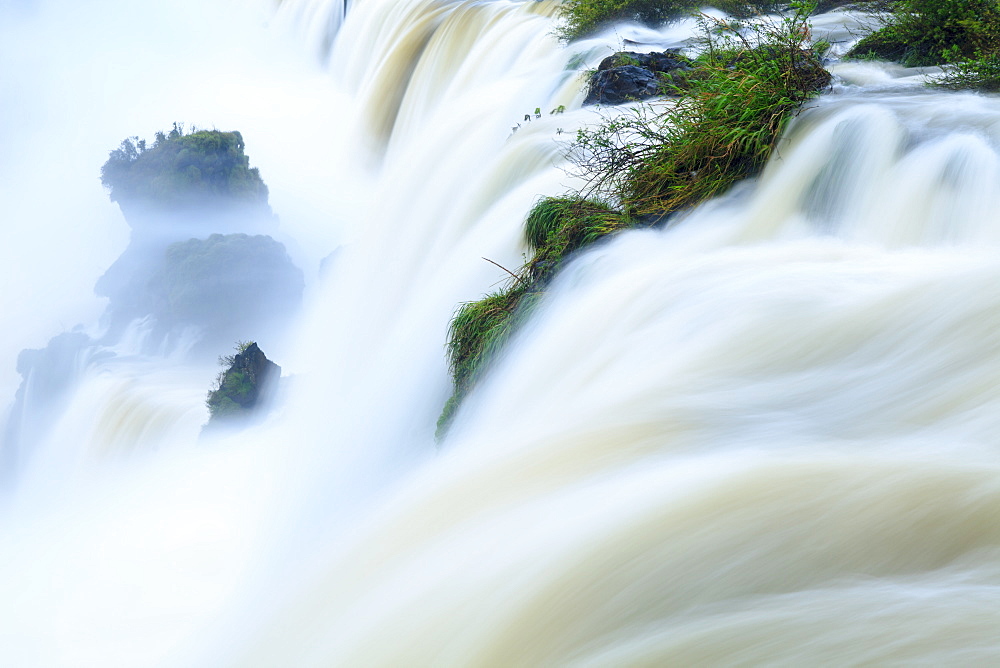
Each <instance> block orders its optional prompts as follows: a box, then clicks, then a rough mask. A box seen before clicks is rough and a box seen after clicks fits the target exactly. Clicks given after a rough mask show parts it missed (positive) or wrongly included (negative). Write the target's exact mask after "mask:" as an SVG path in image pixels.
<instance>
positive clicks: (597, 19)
mask: <svg viewBox="0 0 1000 668" xmlns="http://www.w3.org/2000/svg"><path fill="white" fill-rule="evenodd" d="M778 4H779V3H778V2H775V1H767V0H764V1H762V2H740V1H739V0H714V1H711V0H710V1H709V2H699V1H697V0H563V3H562V5H561V6H560V10H559V11H560V14H561V16H562V18H563V21H564V22H563V25H562V27H561V28H560V30H559V36H560V37H561V38H562V39H564V40H565V41H572V40H574V39H579V38H581V37H586V36H587V35H590V34H592V33H594V32H597V31H598V30H600V29H601V28H603V27H605V26H607V25H609V24H611V23H615V22H618V21H637V22H639V23H645V24H647V25H659V24H662V23H667V22H669V21H673V20H676V19H678V18H680V17H682V16H687V15H690V14H692V13H693V12H695V11H696V10H698V9H699V8H700V7H704V6H705V5H711V6H712V7H715V8H717V9H721V10H722V11H724V12H726V13H727V14H730V15H732V16H737V17H747V16H752V15H755V14H758V13H761V12H764V11H769V10H771V9H774V7H776V6H777V5H778Z"/></svg>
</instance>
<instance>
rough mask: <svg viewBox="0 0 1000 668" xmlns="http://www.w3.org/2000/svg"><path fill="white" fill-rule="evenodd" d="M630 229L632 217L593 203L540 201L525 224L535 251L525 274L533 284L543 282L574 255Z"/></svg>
mask: <svg viewBox="0 0 1000 668" xmlns="http://www.w3.org/2000/svg"><path fill="white" fill-rule="evenodd" d="M631 226H632V223H631V221H630V219H629V218H627V217H625V216H623V215H622V214H621V213H620V212H618V211H615V210H614V209H612V208H610V207H609V206H607V205H606V204H602V203H601V202H596V201H594V200H588V199H582V198H579V197H546V198H544V199H542V200H539V202H538V203H537V204H535V206H534V207H533V208H532V209H531V211H530V212H529V213H528V217H527V219H526V220H525V223H524V238H525V241H526V242H527V244H528V246H529V247H530V248H531V249H532V250H534V251H535V254H534V257H532V259H531V260H530V261H529V262H528V264H527V265H525V269H524V273H525V275H526V276H527V277H528V278H529V279H530V280H531V281H532V282H533V283H544V282H545V281H546V280H548V278H549V277H550V276H551V275H552V274H553V273H554V272H555V270H556V269H557V268H558V267H559V265H560V264H562V262H563V260H564V259H565V258H566V257H567V256H568V255H570V254H571V253H573V252H575V251H577V250H579V249H581V248H584V247H586V246H589V245H590V244H592V243H594V242H595V241H598V240H599V239H601V238H602V237H604V236H607V235H608V234H611V233H612V232H617V231H618V230H621V229H625V228H627V227H631Z"/></svg>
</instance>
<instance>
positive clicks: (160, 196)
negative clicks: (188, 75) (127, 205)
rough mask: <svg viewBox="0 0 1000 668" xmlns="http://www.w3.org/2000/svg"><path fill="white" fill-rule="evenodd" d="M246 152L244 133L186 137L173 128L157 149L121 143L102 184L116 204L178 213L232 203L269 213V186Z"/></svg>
mask: <svg viewBox="0 0 1000 668" xmlns="http://www.w3.org/2000/svg"><path fill="white" fill-rule="evenodd" d="M244 148H245V146H244V143H243V135H241V134H240V133H239V132H220V131H218V130H196V131H192V132H191V133H190V134H184V128H183V126H181V125H178V124H177V123H174V127H173V129H172V130H171V131H170V132H169V133H163V132H157V133H156V139H155V141H154V142H153V144H152V146H149V145H148V144H147V142H146V140H145V139H139V138H138V137H128V138H127V139H125V140H124V141H122V143H121V146H120V147H119V148H117V149H115V150H113V151H111V153H110V154H109V156H108V160H107V162H105V163H104V165H103V166H102V167H101V183H102V184H103V185H104V186H105V187H106V188H107V189H108V190H109V192H110V196H111V201H113V202H142V203H145V204H153V205H156V206H159V207H163V208H177V207H185V206H191V205H195V206H203V205H205V204H210V203H217V202H220V201H228V202H235V203H241V204H250V205H254V206H260V207H263V208H267V197H268V192H267V186H266V185H265V184H264V181H263V180H262V179H261V177H260V172H259V171H258V170H257V168H256V167H250V158H249V157H248V156H247V155H246V154H245V153H244Z"/></svg>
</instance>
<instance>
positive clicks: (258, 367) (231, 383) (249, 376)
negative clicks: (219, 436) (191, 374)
mask: <svg viewBox="0 0 1000 668" xmlns="http://www.w3.org/2000/svg"><path fill="white" fill-rule="evenodd" d="M226 359H227V361H230V360H231V364H230V366H229V368H228V369H226V370H225V371H223V372H222V374H221V375H220V377H219V387H218V388H217V389H215V390H212V391H211V392H209V393H208V400H207V402H206V403H207V404H208V409H209V411H210V412H211V414H212V417H211V419H210V420H209V424H212V423H217V422H219V421H221V420H225V421H227V422H228V421H231V420H233V419H234V418H235V419H246V418H250V417H254V416H255V415H256V416H259V414H260V409H261V407H262V406H263V405H264V404H266V400H267V399H268V398H270V397H271V396H272V395H273V394H274V391H275V390H276V388H277V385H278V379H279V378H281V367H280V366H278V365H277V364H275V363H274V362H272V361H271V360H269V359H267V356H266V355H264V353H263V351H261V349H260V348H258V347H257V344H256V343H250V344H249V345H246V346H245V347H243V348H242V350H241V351H240V352H238V353H237V354H236V355H233V356H232V358H226Z"/></svg>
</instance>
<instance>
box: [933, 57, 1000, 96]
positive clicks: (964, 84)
mask: <svg viewBox="0 0 1000 668" xmlns="http://www.w3.org/2000/svg"><path fill="white" fill-rule="evenodd" d="M933 83H934V85H935V86H941V87H942V88H952V89H956V90H959V89H968V88H972V89H976V90H981V91H984V92H987V93H1000V53H991V54H988V55H985V56H980V57H978V58H970V59H968V60H963V61H961V62H958V63H955V65H954V66H953V67H951V68H949V69H948V71H946V72H945V73H944V76H942V77H941V78H939V79H937V80H935V81H934V82H933Z"/></svg>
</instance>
